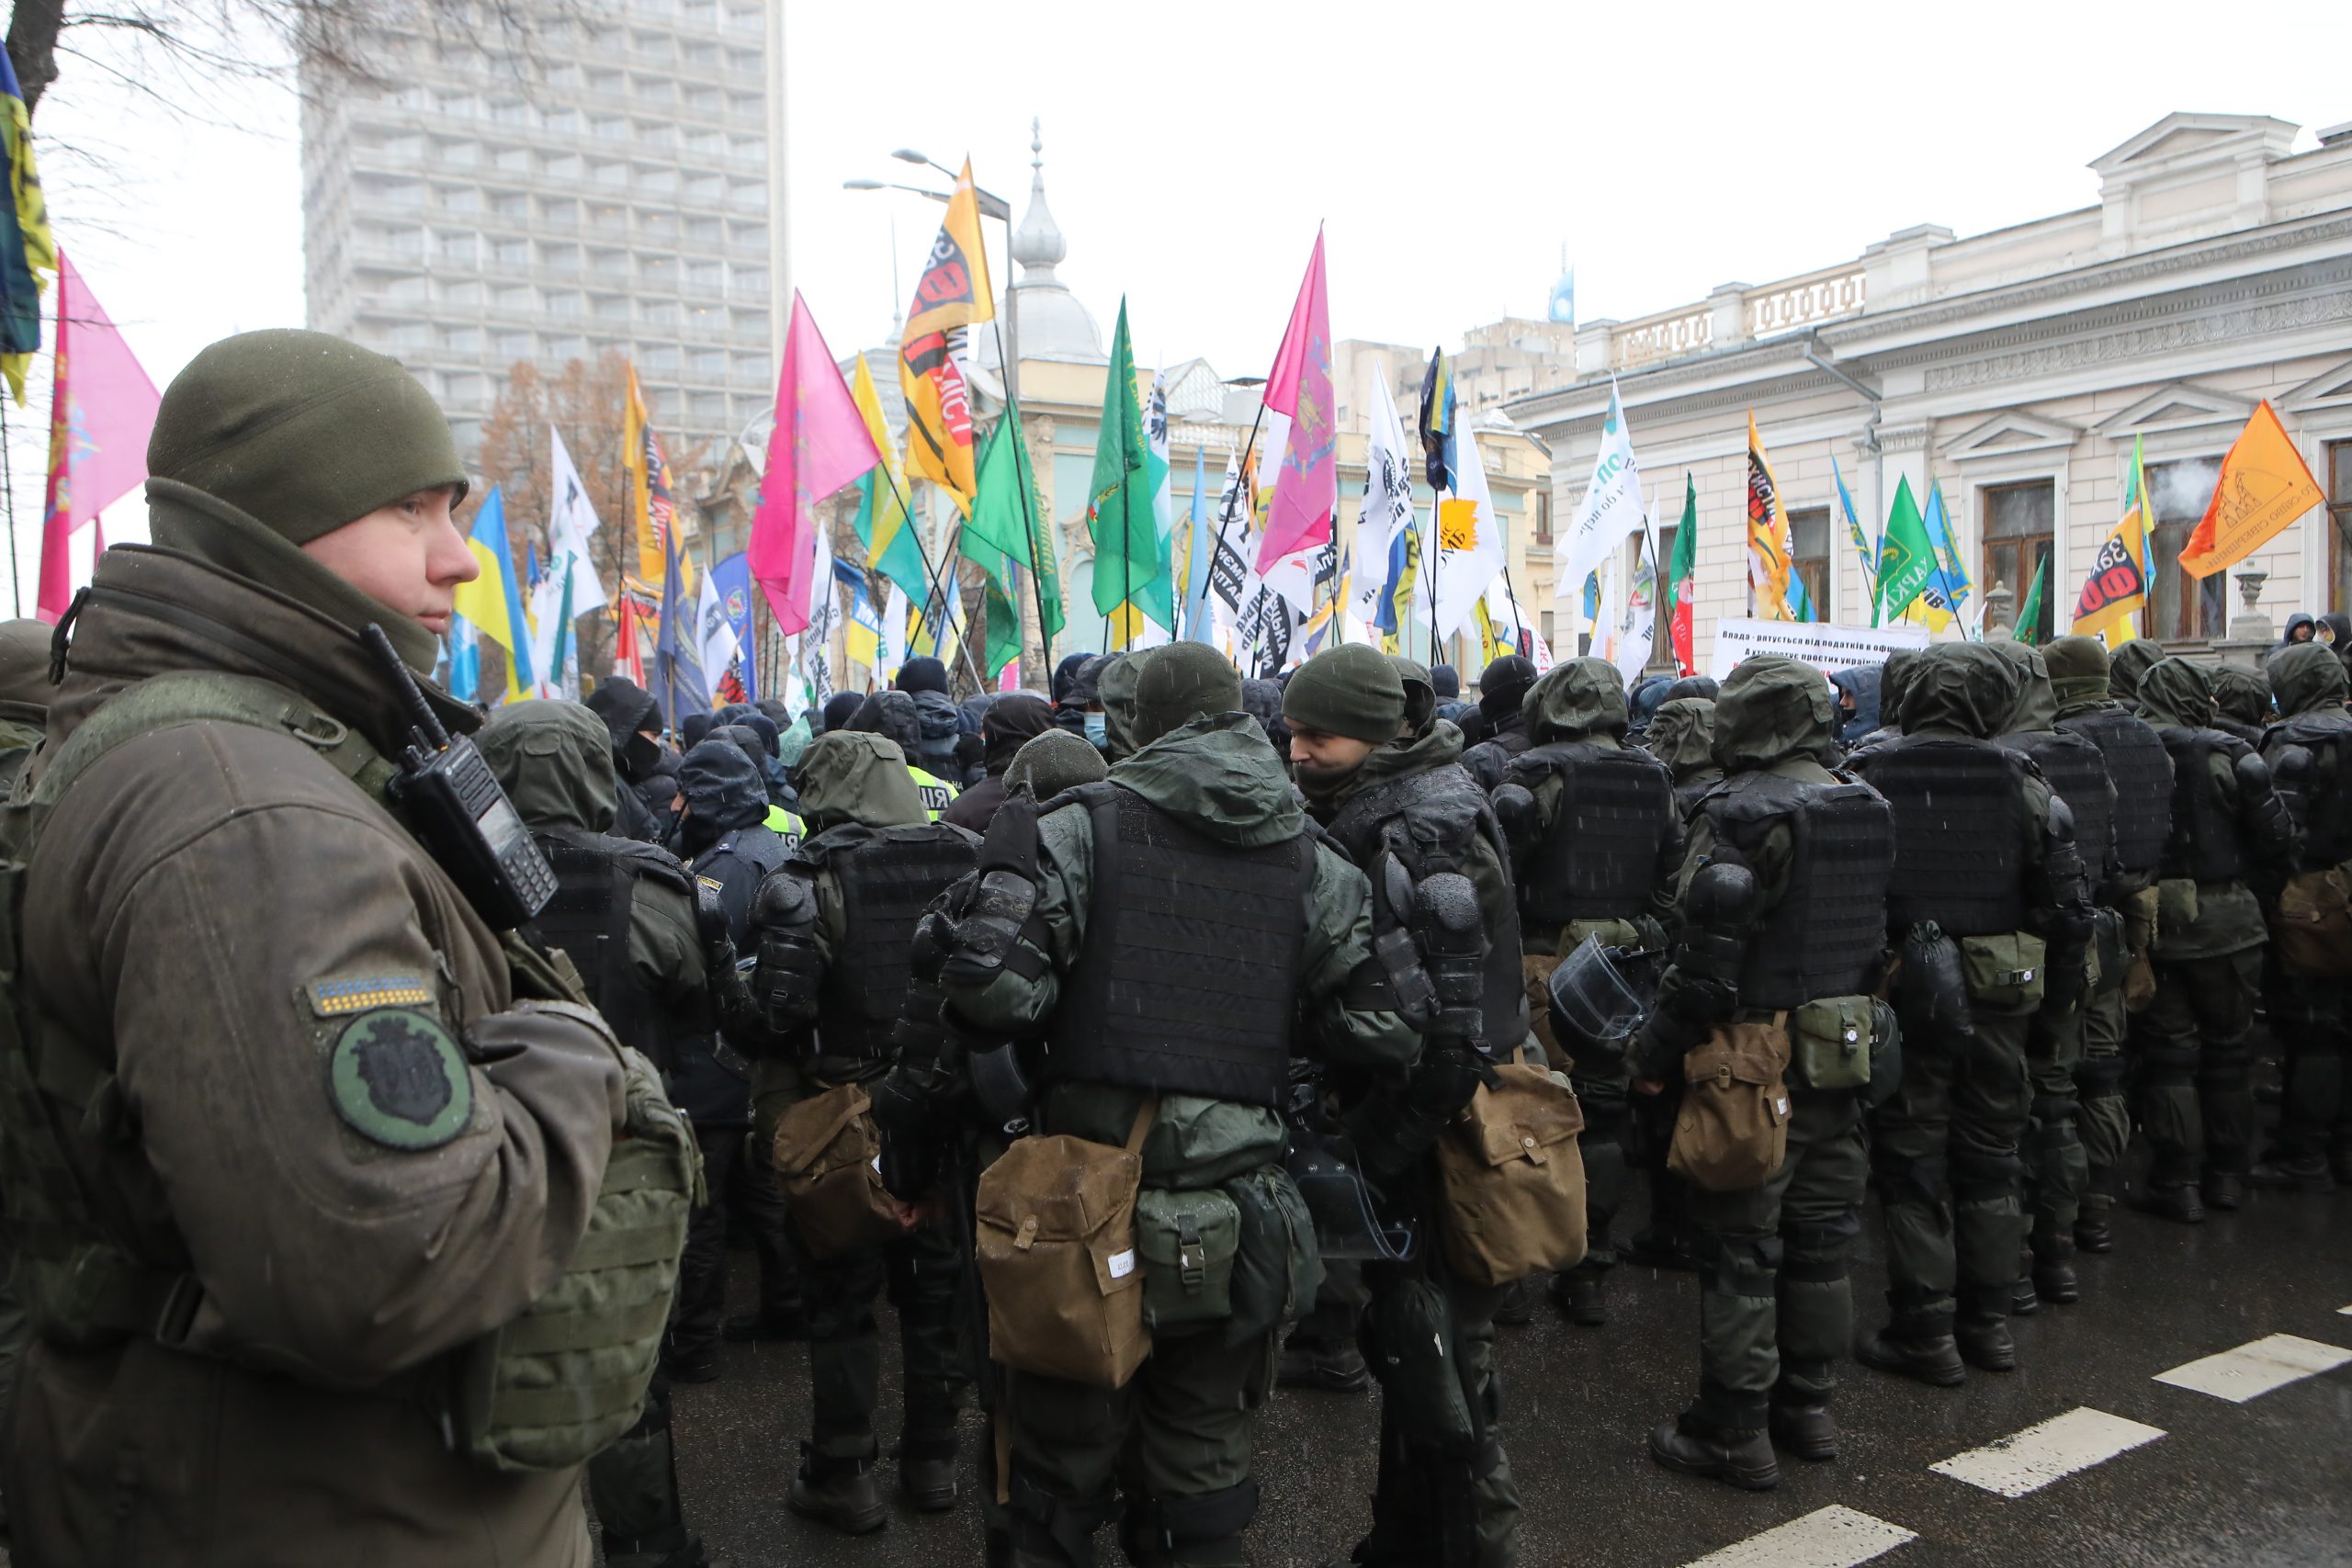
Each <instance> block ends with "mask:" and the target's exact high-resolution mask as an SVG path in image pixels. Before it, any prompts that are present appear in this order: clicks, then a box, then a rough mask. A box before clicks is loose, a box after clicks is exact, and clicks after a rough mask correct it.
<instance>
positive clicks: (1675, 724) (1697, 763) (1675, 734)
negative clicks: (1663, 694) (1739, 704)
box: [1642, 697, 1715, 783]
mask: <svg viewBox="0 0 2352 1568" xmlns="http://www.w3.org/2000/svg"><path fill="white" fill-rule="evenodd" d="M1642 743H1643V744H1644V745H1645V746H1647V747H1648V748H1649V750H1650V755H1651V756H1653V757H1656V758H1657V760H1658V761H1661V762H1664V763H1665V764H1666V765H1667V766H1668V768H1670V769H1672V770H1673V772H1674V777H1675V781H1676V782H1677V783H1679V782H1681V781H1682V780H1683V779H1686V778H1688V777H1690V776H1691V774H1692V773H1697V772H1698V771H1699V770H1700V769H1701V768H1704V767H1710V766H1713V762H1714V745H1715V705H1714V701H1713V699H1712V698H1709V697H1670V698H1668V700H1667V701H1665V702H1662V703H1660V704H1658V705H1657V712H1656V713H1654V714H1652V715H1650V731H1649V734H1648V735H1646V736H1645V737H1644V738H1643V741H1642Z"/></svg>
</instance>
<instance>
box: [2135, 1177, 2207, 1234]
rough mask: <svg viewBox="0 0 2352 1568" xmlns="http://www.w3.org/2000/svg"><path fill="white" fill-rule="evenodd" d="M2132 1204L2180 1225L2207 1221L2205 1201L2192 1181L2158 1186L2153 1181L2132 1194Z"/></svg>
mask: <svg viewBox="0 0 2352 1568" xmlns="http://www.w3.org/2000/svg"><path fill="white" fill-rule="evenodd" d="M2131 1206H2132V1207H2133V1208H2135V1209H2138V1210H2140V1211H2141V1212H2143V1213H2150V1214H2154V1215H2155V1216H2156V1218H2158V1219H2160V1220H2170V1221H2172V1222H2173V1224H2178V1225H2201V1224H2204V1223H2205V1201H2204V1199H2203V1198H2201V1197H2199V1195H2198V1191H2197V1188H2196V1186H2195V1185H2194V1184H2193V1183H2190V1182H2186V1181H2183V1182H2177V1183H2166V1184H2165V1185H2163V1186H2158V1185H2157V1184H2156V1183H2154V1182H2153V1181H2152V1182H2150V1183H2148V1184H2147V1185H2146V1186H2144V1187H2143V1188H2141V1189H2140V1190H2138V1191H2137V1192H2135V1193H2133V1194H2132V1197H2131Z"/></svg>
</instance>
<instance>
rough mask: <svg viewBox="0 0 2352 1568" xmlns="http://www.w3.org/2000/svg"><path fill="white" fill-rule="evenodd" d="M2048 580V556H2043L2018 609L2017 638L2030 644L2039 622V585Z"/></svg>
mask: <svg viewBox="0 0 2352 1568" xmlns="http://www.w3.org/2000/svg"><path fill="white" fill-rule="evenodd" d="M2049 580H2050V558H2049V557H2048V556H2043V557H2042V558H2041V566H2039V567H2037V568H2036V569H2035V570H2034V573H2033V586H2032V587H2030V588H2029V589H2027V590H2026V591H2025V603H2024V604H2022V605H2020V606H2019V607H2018V624H2017V626H2016V628H2015V629H2016V632H2017V638H2018V641H2019V642H2022V643H2025V644H2028V645H2029V646H2030V645H2031V643H2032V642H2033V636H2034V628H2035V627H2037V626H2040V625H2041V585H2042V584H2043V583H2044V582H2047V581H2049Z"/></svg>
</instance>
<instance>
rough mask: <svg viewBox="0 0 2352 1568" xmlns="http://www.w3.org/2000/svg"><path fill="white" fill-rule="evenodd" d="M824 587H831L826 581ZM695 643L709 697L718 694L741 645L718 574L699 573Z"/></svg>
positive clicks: (715, 696) (712, 697) (715, 698)
mask: <svg viewBox="0 0 2352 1568" xmlns="http://www.w3.org/2000/svg"><path fill="white" fill-rule="evenodd" d="M825 586H826V587H828V588H831V586H832V584H831V583H830V582H828V583H827V584H826V585H825ZM695 647H696V649H699V650H700V652H701V654H702V672H703V678H704V679H705V680H707V681H708V682H710V695H711V700H712V701H714V702H716V701H717V700H718V680H719V677H720V676H722V675H724V674H726V673H727V671H728V670H729V668H730V667H731V666H732V665H733V664H734V662H735V655H736V653H737V652H738V651H740V650H741V648H742V642H741V638H739V637H736V635H735V624H734V623H733V622H732V621H730V620H729V619H728V618H727V604H726V601H724V600H722V599H721V598H719V596H718V578H717V577H716V576H715V575H714V574H712V573H710V572H707V571H706V572H704V573H703V574H702V601H701V603H700V604H696V605H695Z"/></svg>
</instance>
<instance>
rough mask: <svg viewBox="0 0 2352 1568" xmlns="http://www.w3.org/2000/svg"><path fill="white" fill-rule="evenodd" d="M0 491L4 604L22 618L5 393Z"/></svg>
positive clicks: (0, 404) (0, 403)
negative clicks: (1, 500)
mask: <svg viewBox="0 0 2352 1568" xmlns="http://www.w3.org/2000/svg"><path fill="white" fill-rule="evenodd" d="M69 460H70V459H69ZM0 495H5V496H6V505H7V510H8V607H9V609H10V611H11V612H12V613H13V614H14V615H16V616H17V618H18V619H22V618H23V616H24V613H25V569H24V567H23V566H22V565H21V564H19V562H18V561H17V465H16V464H15V462H14V461H12V460H11V459H10V457H9V455H8V400H7V399H6V398H5V397H0ZM45 542H46V541H44V543H45Z"/></svg>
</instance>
